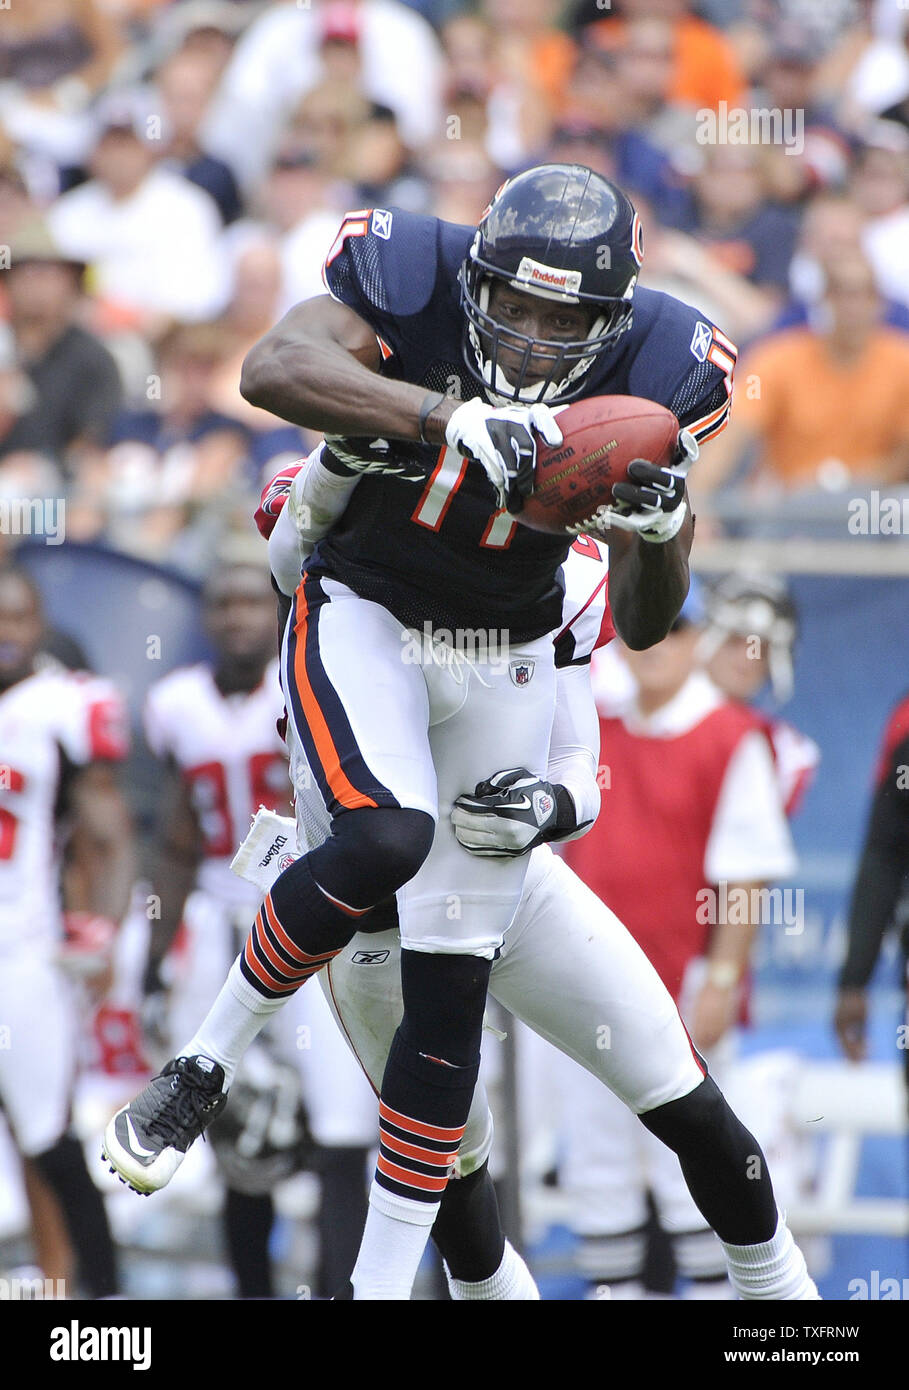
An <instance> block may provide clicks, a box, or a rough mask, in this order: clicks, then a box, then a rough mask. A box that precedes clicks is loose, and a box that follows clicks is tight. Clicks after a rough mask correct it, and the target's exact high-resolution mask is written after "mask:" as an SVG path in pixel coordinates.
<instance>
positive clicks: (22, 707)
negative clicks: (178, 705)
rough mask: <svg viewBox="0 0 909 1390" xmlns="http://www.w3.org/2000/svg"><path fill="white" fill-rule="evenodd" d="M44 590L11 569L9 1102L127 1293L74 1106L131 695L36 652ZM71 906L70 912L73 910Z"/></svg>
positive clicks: (113, 1282)
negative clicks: (77, 985) (75, 1128)
mask: <svg viewBox="0 0 909 1390" xmlns="http://www.w3.org/2000/svg"><path fill="white" fill-rule="evenodd" d="M42 635H43V618H42V612H41V603H40V599H39V595H38V593H37V590H36V589H35V587H34V585H33V583H32V581H31V580H30V579H29V577H28V576H27V574H26V573H25V572H24V571H22V570H20V569H17V568H14V567H11V566H5V567H4V568H3V569H2V570H0V1034H2V1039H3V1042H2V1046H0V1102H2V1106H3V1111H4V1113H5V1116H6V1119H7V1121H8V1123H9V1126H10V1129H11V1132H12V1135H13V1139H14V1142H15V1145H16V1147H17V1149H18V1151H19V1153H20V1154H21V1155H22V1156H23V1157H24V1158H26V1159H28V1160H29V1161H30V1163H31V1165H32V1166H33V1168H34V1171H36V1172H37V1174H38V1175H39V1177H40V1179H41V1180H42V1181H43V1182H44V1183H45V1184H46V1185H47V1187H48V1188H49V1189H50V1190H51V1192H52V1193H53V1195H54V1197H55V1198H56V1201H57V1203H58V1204H59V1208H60V1211H61V1213H62V1215H63V1219H64V1222H65V1225H66V1230H67V1234H68V1236H69V1240H70V1242H71V1244H72V1249H73V1252H74V1254H75V1256H76V1260H77V1265H78V1276H77V1278H78V1285H79V1287H80V1288H81V1290H82V1292H83V1293H84V1294H86V1295H88V1296H90V1297H96V1298H97V1297H104V1296H109V1295H111V1294H113V1293H115V1292H116V1289H117V1276H116V1268H115V1260H114V1251H113V1246H112V1243H111V1238H110V1230H109V1228H108V1224H107V1217H106V1214H105V1211H104V1204H103V1201H102V1198H101V1195H100V1193H99V1192H98V1190H97V1188H96V1187H95V1186H94V1184H93V1182H92V1181H91V1179H90V1177H89V1175H88V1172H87V1169H86V1166H85V1160H84V1156H83V1152H82V1148H81V1145H80V1143H79V1141H78V1140H77V1138H76V1137H75V1136H74V1135H73V1134H72V1132H71V1131H70V1105H71V1100H72V1091H73V1083H74V1079H75V1073H76V1068H77V1061H78V1047H79V1016H78V1007H77V999H76V997H75V995H74V991H73V987H72V982H71V980H70V979H69V978H68V976H67V973H66V972H67V970H68V971H69V972H71V973H75V974H82V975H83V976H86V977H88V976H90V975H92V974H94V975H95V977H96V982H97V984H98V986H99V987H103V978H104V971H105V955H106V951H107V950H109V947H110V943H111V941H112V937H113V933H114V930H115V924H117V923H119V921H120V920H121V918H122V916H123V914H124V912H125V910H126V908H127V905H128V901H129V893H130V887H131V882H132V868H133V860H132V848H131V834H130V825H129V816H128V814H127V811H126V807H125V804H124V802H123V800H122V797H121V795H120V792H119V790H118V787H117V784H116V779H115V775H114V770H113V767H112V764H114V763H116V762H118V761H120V760H121V759H122V758H124V757H125V755H126V751H127V733H126V728H127V724H126V716H125V711H124V708H123V704H122V701H121V699H120V697H119V695H118V694H117V692H116V691H115V689H114V688H113V687H112V686H111V685H110V684H109V682H107V681H105V680H102V679H100V678H98V677H95V676H90V675H87V674H85V673H73V672H70V671H67V670H65V669H64V668H62V667H60V666H58V665H56V664H53V665H47V666H45V667H43V668H41V669H39V668H38V666H37V664H36V657H37V653H38V650H39V646H40V643H41V639H42ZM65 910H68V911H65Z"/></svg>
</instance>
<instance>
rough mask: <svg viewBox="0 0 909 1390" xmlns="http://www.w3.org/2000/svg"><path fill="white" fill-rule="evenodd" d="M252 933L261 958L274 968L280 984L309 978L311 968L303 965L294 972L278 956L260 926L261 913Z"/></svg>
mask: <svg viewBox="0 0 909 1390" xmlns="http://www.w3.org/2000/svg"><path fill="white" fill-rule="evenodd" d="M253 931H254V932H255V933H256V942H257V943H258V946H259V949H260V950H261V952H262V954H263V956H267V957H268V961H269V964H270V965H272V966H274V969H275V970H276V971H277V973H278V978H279V982H280V983H281V984H286V983H287V981H288V980H305V979H308V978H309V972H310V970H311V969H312V966H309V965H305V966H304V967H303V969H302V970H294V968H293V966H290V965H288V964H287V963H286V962H285V961H283V960H282V959H281V957H280V956H279V955H278V953H277V951H276V950H275V948H274V946H272V944H271V942H270V941H269V940H268V937H267V936H266V935H265V931H264V930H263V928H262V926H261V913H260V914H259V916H258V917H257V918H256V922H255V926H254V927H253ZM320 964H324V962H320Z"/></svg>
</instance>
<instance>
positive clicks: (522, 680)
mask: <svg viewBox="0 0 909 1390" xmlns="http://www.w3.org/2000/svg"><path fill="white" fill-rule="evenodd" d="M535 666H536V662H535V661H512V662H511V664H510V666H509V667H508V674H509V675H510V676H511V679H512V682H513V684H514V685H528V684H529V683H530V678H531V676H532V675H533V668H534V667H535Z"/></svg>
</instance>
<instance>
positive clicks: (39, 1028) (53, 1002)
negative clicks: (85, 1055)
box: [0, 952, 78, 1157]
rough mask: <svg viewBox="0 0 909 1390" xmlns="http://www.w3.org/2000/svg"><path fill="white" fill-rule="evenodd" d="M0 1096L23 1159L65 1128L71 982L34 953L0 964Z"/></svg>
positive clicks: (70, 1072)
mask: <svg viewBox="0 0 909 1390" xmlns="http://www.w3.org/2000/svg"><path fill="white" fill-rule="evenodd" d="M0 1028H3V1029H8V1030H9V1031H8V1032H4V1033H3V1039H4V1044H5V1045H4V1046H3V1047H0V1098H2V1100H3V1107H4V1109H5V1111H6V1115H7V1119H8V1120H9V1123H10V1127H11V1129H12V1131H13V1134H14V1135H15V1138H16V1144H17V1146H18V1148H19V1151H20V1152H21V1153H23V1154H24V1155H25V1156H26V1157H31V1156H33V1155H35V1154H40V1153H44V1152H45V1150H46V1149H50V1148H52V1147H53V1146H54V1144H56V1142H57V1140H58V1139H60V1138H61V1137H62V1135H63V1134H64V1133H65V1132H66V1127H67V1122H68V1119H69V1107H70V1100H71V1097H72V1089H73V1081H74V1077H75V1071H76V1060H77V1053H78V1016H77V1012H76V1007H75V1001H74V998H73V991H72V986H71V985H70V982H69V980H67V979H66V978H65V976H63V975H62V974H61V973H60V971H59V970H58V969H57V968H56V967H55V966H54V965H53V963H52V962H51V961H50V960H48V959H46V958H44V957H43V956H41V955H38V954H36V953H35V954H32V953H28V952H26V953H23V955H22V956H21V957H20V958H18V959H12V958H10V957H9V956H4V958H3V961H2V963H0Z"/></svg>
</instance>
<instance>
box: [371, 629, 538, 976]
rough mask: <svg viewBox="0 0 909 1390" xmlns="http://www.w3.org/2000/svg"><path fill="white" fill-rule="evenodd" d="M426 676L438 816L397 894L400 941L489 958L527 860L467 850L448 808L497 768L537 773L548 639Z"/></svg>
mask: <svg viewBox="0 0 909 1390" xmlns="http://www.w3.org/2000/svg"><path fill="white" fill-rule="evenodd" d="M516 667H523V668H524V671H525V673H527V676H526V679H525V680H524V682H523V684H520V685H518V684H516V683H515V680H514V679H513V678H512V677H513V674H514V670H515V668H516ZM458 674H459V676H460V679H461V681H462V682H463V684H464V686H465V687H466V693H465V694H463V696H462V698H461V699H460V702H459V703H457V702H455V701H453V700H452V689H453V683H454V682H455V680H456V677H458ZM426 680H427V684H428V687H429V691H430V730H429V741H430V747H431V749H432V757H433V762H434V765H435V772H436V778H437V783H438V809H439V820H438V824H437V826H436V834H435V839H434V841H433V846H432V849H431V850H430V852H429V855H428V856H427V858H426V860H425V862H424V863H423V865H422V867H421V869H420V870H419V872H418V873H417V874H416V875H415V876H414V877H413V878H412V879H411V880H410V882H409V883H408V884H406V885H405V886H404V887H403V888H402V889H401V890H400V891H399V893H398V911H399V915H400V921H401V945H402V946H403V947H404V948H405V949H407V950H411V951H427V952H430V953H451V954H462V955H476V956H483V957H485V958H486V959H491V958H492V956H493V955H494V954H495V951H496V950H497V948H498V947H499V946H500V945H501V943H502V938H503V934H504V932H505V930H506V928H507V927H508V925H509V923H510V922H511V920H512V918H513V916H514V913H515V910H516V908H517V905H518V902H519V901H520V897H521V891H522V886H523V882H524V875H525V873H526V869H527V858H526V856H524V857H521V858H517V859H485V858H479V857H477V856H476V855H471V854H470V853H469V852H468V851H467V850H465V849H463V848H462V847H461V845H459V844H458V842H457V839H456V838H455V833H454V830H453V828H452V825H451V808H452V804H453V802H454V801H455V799H456V798H457V797H458V796H460V795H461V794H462V793H463V792H465V791H468V792H470V791H473V789H474V787H475V786H476V784H477V782H480V781H483V780H484V779H486V778H488V777H491V776H492V774H493V773H494V772H498V771H500V770H501V769H503V768H509V767H527V768H529V769H530V770H531V771H532V772H536V773H537V774H539V775H541V776H542V775H545V770H546V764H547V758H548V753H549V737H550V731H551V728H552V714H553V708H554V704H555V670H554V665H553V650H552V642H551V640H550V639H549V638H548V637H544V638H540V639H539V640H538V641H537V642H532V643H528V644H526V645H525V646H523V647H520V648H516V647H511V648H508V649H506V650H505V654H504V655H503V656H502V658H501V659H500V660H495V661H491V662H490V661H487V662H481V661H476V662H472V663H468V662H466V661H464V662H460V663H452V666H451V667H450V668H449V669H447V670H445V669H440V668H438V667H433V666H432V665H430V664H428V665H427V666H426ZM453 704H454V705H455V708H453V709H452V705H453Z"/></svg>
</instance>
